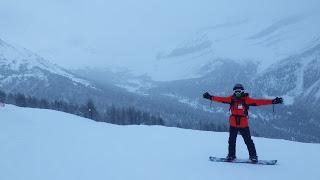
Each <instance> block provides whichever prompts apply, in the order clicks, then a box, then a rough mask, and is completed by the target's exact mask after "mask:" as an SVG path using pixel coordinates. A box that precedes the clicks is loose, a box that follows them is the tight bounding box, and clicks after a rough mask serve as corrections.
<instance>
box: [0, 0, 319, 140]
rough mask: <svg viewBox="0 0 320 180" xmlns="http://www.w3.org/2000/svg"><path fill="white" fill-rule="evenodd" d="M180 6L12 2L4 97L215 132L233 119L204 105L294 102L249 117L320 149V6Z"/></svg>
mask: <svg viewBox="0 0 320 180" xmlns="http://www.w3.org/2000/svg"><path fill="white" fill-rule="evenodd" d="M124 2H127V1H124ZM170 2H171V1H170ZM183 2H184V1H183ZM183 2H182V1H177V2H175V3H169V2H167V1H163V2H162V1H156V2H154V3H150V2H146V1H145V0H141V1H138V2H137V3H134V4H132V3H129V2H127V3H120V2H119V3H114V4H112V3H111V2H107V1H106V2H102V1H98V0H94V1H92V2H91V1H90V2H89V1H81V2H79V3H72V2H68V3H65V2H64V1H62V0H61V1H60V0H58V1H55V2H50V3H48V2H47V3H45V2H42V3H40V4H38V3H39V2H37V1H36V0H32V1H28V2H21V3H22V4H20V6H16V5H15V3H14V1H12V2H11V1H10V2H9V1H7V2H6V3H4V4H3V6H1V7H0V10H3V11H1V13H2V14H3V16H0V20H1V19H3V21H0V25H1V26H2V27H4V28H3V29H2V30H1V31H0V39H1V40H0V88H1V90H4V91H6V92H20V93H24V94H26V95H32V96H37V97H41V98H46V99H49V100H65V101H68V102H75V103H83V102H85V101H87V100H88V99H92V100H93V101H94V102H95V103H96V104H97V106H98V108H99V109H104V108H105V107H106V106H110V105H116V106H119V107H127V106H135V107H136V108H138V109H140V110H143V111H147V112H151V113H154V114H159V115H160V116H161V117H162V118H163V119H164V121H165V124H166V125H167V126H179V127H183V128H192V129H202V130H217V129H219V128H217V127H221V128H220V129H224V128H223V127H226V126H227V123H228V122H227V118H228V109H229V107H228V106H226V105H220V104H212V105H211V106H210V102H208V101H206V100H204V99H202V97H201V96H202V93H204V92H205V91H209V92H210V93H212V94H214V95H230V94H231V93H232V91H231V90H232V86H233V85H234V84H235V83H243V84H244V85H245V87H246V90H247V92H249V93H250V94H251V96H252V97H256V98H259V97H261V98H274V97H276V96H281V97H284V100H285V105H282V106H276V107H275V112H273V108H272V106H269V107H258V108H251V109H250V110H251V114H250V118H251V121H250V123H251V126H252V127H253V128H252V129H254V130H255V132H256V133H255V134H257V135H260V136H264V137H272V138H285V139H289V140H298V141H304V142H320V137H319V134H320V130H319V129H320V119H319V118H318V117H320V116H319V115H320V113H319V112H318V111H317V109H319V106H320V105H319V101H320V25H319V23H318V19H319V17H320V14H319V13H318V12H320V10H319V7H320V5H319V2H317V1H308V2H304V1H299V0H295V1H281V2H279V1H268V3H266V2H259V3H257V2H254V1H250V0H248V1H247V2H246V3H244V4H246V5H244V4H242V3H239V2H232V1H223V2H222V1H210V2H209V1H201V2H202V3H200V2H199V3H197V4H196V5H195V4H194V3H187V2H184V3H183ZM166 3H167V4H170V6H169V7H168V6H167V4H166ZM248 4H250V5H251V6H248ZM35 5H37V7H41V8H38V9H35V10H34V11H32V12H31V11H30V10H29V9H28V8H27V7H33V6H35ZM142 5H143V6H142ZM318 5H319V6H318ZM178 7H179V8H180V9H179V8H178ZM70 9H72V10H74V11H71V10H70ZM117 9H118V10H117ZM55 10H59V13H57V12H58V11H55ZM108 10H110V11H108ZM163 12H167V14H163ZM177 12H180V13H177ZM4 17H6V18H4ZM9 17H10V18H11V19H12V20H13V22H17V23H16V24H15V25H12V24H10V23H9V21H8V18H9ZM62 17H63V18H62ZM21 46H23V47H21ZM57 64H59V65H57ZM115 67H117V68H115ZM213 127H214V128H213Z"/></svg>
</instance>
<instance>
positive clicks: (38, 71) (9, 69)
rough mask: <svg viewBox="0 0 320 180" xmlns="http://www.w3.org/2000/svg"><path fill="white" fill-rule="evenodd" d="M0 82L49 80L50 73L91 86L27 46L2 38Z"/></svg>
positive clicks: (0, 47) (0, 45)
mask: <svg viewBox="0 0 320 180" xmlns="http://www.w3.org/2000/svg"><path fill="white" fill-rule="evenodd" d="M0 68H1V71H2V73H1V75H0V82H1V83H8V82H12V81H15V80H20V81H21V80H25V79H27V78H32V77H33V78H36V79H41V80H43V81H45V82H46V83H49V82H48V73H52V74H55V75H58V76H62V77H64V78H67V79H70V80H71V81H72V82H73V83H75V84H81V85H84V86H90V83H89V82H87V81H85V80H83V79H80V78H77V77H75V76H74V75H73V74H71V73H68V72H67V71H66V70H64V69H63V68H61V67H59V66H57V65H55V64H53V63H51V62H49V61H47V60H45V59H44V58H42V57H40V56H38V55H37V54H35V53H34V52H31V51H29V50H27V49H25V48H22V47H18V46H13V45H10V44H8V43H6V42H4V41H2V40H1V39H0ZM2 86H3V85H2Z"/></svg>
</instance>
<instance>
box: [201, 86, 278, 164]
mask: <svg viewBox="0 0 320 180" xmlns="http://www.w3.org/2000/svg"><path fill="white" fill-rule="evenodd" d="M203 98H206V99H209V100H211V101H215V102H219V103H225V104H229V105H230V118H229V122H230V128H229V142H228V143H229V148H228V151H229V153H228V156H227V157H226V158H227V160H228V161H233V160H234V159H236V141H237V135H238V132H240V134H241V136H242V138H243V140H244V142H245V144H246V145H247V148H248V151H249V158H250V160H251V161H252V162H257V161H258V156H257V152H256V148H255V145H254V143H253V141H252V139H251V134H250V129H249V123H248V109H249V106H263V105H271V104H282V103H283V99H282V98H279V97H276V98H275V99H253V98H251V97H250V96H249V94H248V93H245V91H244V87H243V85H242V84H236V85H235V86H234V87H233V95H231V96H227V97H221V96H212V95H210V94H209V93H208V92H206V93H204V94H203Z"/></svg>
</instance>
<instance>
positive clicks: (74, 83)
mask: <svg viewBox="0 0 320 180" xmlns="http://www.w3.org/2000/svg"><path fill="white" fill-rule="evenodd" d="M0 88H1V90H3V91H6V92H10V93H23V94H26V95H31V96H36V97H38V98H44V99H48V100H65V101H67V102H72V103H79V104H81V103H84V102H86V101H87V100H88V99H92V100H93V101H94V102H96V103H97V105H98V107H99V108H103V107H104V106H106V105H111V104H114V105H119V106H124V105H126V106H130V105H132V104H135V103H137V101H139V98H136V96H135V95H131V94H130V93H128V92H126V91H124V90H122V89H121V88H118V87H116V86H114V85H109V86H99V85H98V84H95V83H94V82H90V81H88V80H86V79H84V78H82V77H80V76H77V75H75V74H73V73H71V72H69V71H67V70H65V69H64V68H61V67H59V66H57V65H55V64H52V63H51V62H49V61H47V60H46V59H44V58H42V57H40V56H39V55H37V54H35V53H33V52H31V51H29V50H27V49H25V48H21V47H19V46H16V45H15V46H13V45H11V44H8V43H6V42H4V41H2V40H1V41H0ZM128 99H131V102H128ZM142 101H143V100H142Z"/></svg>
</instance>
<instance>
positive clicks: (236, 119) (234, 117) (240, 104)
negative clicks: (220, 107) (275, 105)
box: [211, 94, 272, 128]
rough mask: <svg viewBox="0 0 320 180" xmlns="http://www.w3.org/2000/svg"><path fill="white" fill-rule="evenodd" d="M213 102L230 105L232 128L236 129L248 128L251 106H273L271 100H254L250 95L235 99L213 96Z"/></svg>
mask: <svg viewBox="0 0 320 180" xmlns="http://www.w3.org/2000/svg"><path fill="white" fill-rule="evenodd" d="M211 100H212V101H215V102H220V103H225V104H230V113H231V115H230V118H229V122H230V126H232V127H236V128H246V127H248V126H249V123H248V109H249V106H263V105H271V104H272V100H271V99H253V98H250V97H249V95H248V94H246V96H245V97H242V98H235V97H234V96H228V97H221V96H212V99H211Z"/></svg>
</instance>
